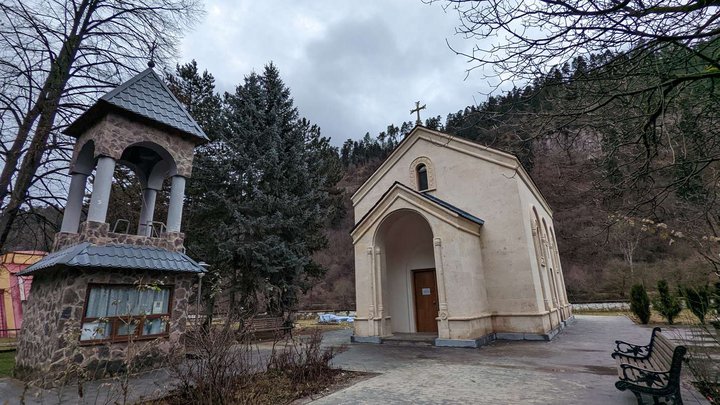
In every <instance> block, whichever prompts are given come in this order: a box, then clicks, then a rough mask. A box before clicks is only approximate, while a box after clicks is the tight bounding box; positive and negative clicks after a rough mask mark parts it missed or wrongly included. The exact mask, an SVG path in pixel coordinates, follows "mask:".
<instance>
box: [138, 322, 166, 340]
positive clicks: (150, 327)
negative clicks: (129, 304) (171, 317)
mask: <svg viewBox="0 0 720 405" xmlns="http://www.w3.org/2000/svg"><path fill="white" fill-rule="evenodd" d="M166 330H167V322H166V321H164V320H162V319H161V318H155V319H146V320H145V324H144V325H143V331H142V334H143V335H144V336H146V335H157V334H160V333H165V331H166Z"/></svg>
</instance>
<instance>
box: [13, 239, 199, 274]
mask: <svg viewBox="0 0 720 405" xmlns="http://www.w3.org/2000/svg"><path fill="white" fill-rule="evenodd" d="M61 266H62V267H74V268H111V269H136V270H156V271H169V272H184V273H202V272H204V271H205V269H203V268H202V267H201V266H200V265H199V264H198V263H197V262H195V260H193V259H191V258H189V257H188V256H187V255H185V254H184V253H180V252H172V251H169V250H165V249H160V248H157V247H154V246H135V245H124V244H113V245H93V244H91V243H90V242H83V243H79V244H77V245H73V246H70V247H67V248H65V249H62V250H58V251H57V252H54V253H51V254H49V255H47V256H45V257H44V258H43V259H42V260H40V261H38V262H37V263H35V264H33V265H31V266H29V267H28V268H26V269H25V270H23V271H21V272H20V273H18V275H19V276H28V275H31V274H33V273H37V272H38V271H47V270H50V269H53V268H57V267H61Z"/></svg>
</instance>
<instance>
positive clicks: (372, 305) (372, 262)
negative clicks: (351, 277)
mask: <svg viewBox="0 0 720 405" xmlns="http://www.w3.org/2000/svg"><path fill="white" fill-rule="evenodd" d="M374 250H375V249H374V248H373V247H372V246H368V248H367V260H368V264H369V265H370V274H369V276H370V306H369V307H368V322H369V323H370V332H371V333H372V335H373V336H378V332H377V328H376V327H375V299H376V297H375V260H374V257H373V251H374Z"/></svg>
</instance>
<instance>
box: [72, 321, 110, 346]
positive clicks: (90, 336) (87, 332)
mask: <svg viewBox="0 0 720 405" xmlns="http://www.w3.org/2000/svg"><path fill="white" fill-rule="evenodd" d="M111 332H112V326H111V324H110V322H102V321H95V322H85V323H83V325H82V330H81V331H80V340H81V341H83V340H98V339H107V338H108V337H110V333H111Z"/></svg>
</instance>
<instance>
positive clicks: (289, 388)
mask: <svg viewBox="0 0 720 405" xmlns="http://www.w3.org/2000/svg"><path fill="white" fill-rule="evenodd" d="M365 376H366V374H365V373H361V372H355V371H343V370H332V371H330V372H329V375H328V379H324V380H322V381H308V382H306V383H304V384H297V383H296V382H295V381H293V379H292V378H291V377H290V376H288V375H287V374H285V373H268V372H266V373H257V374H253V375H250V376H248V377H247V378H245V379H243V380H239V381H236V382H235V384H234V387H235V394H234V395H233V397H232V398H231V399H230V398H227V399H226V402H225V403H230V404H238V405H245V404H248V405H249V404H258V405H274V404H291V403H294V402H295V401H298V400H304V399H308V400H312V399H317V398H319V397H322V396H325V395H328V394H330V393H332V392H335V391H337V390H339V389H342V388H345V387H347V386H348V385H349V384H352V383H355V382H356V380H359V379H361V378H364V377H365ZM186 403H187V401H186V400H185V399H184V398H182V397H178V396H170V397H166V398H163V399H161V400H156V401H151V402H147V403H145V404H146V405H179V404H186Z"/></svg>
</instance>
